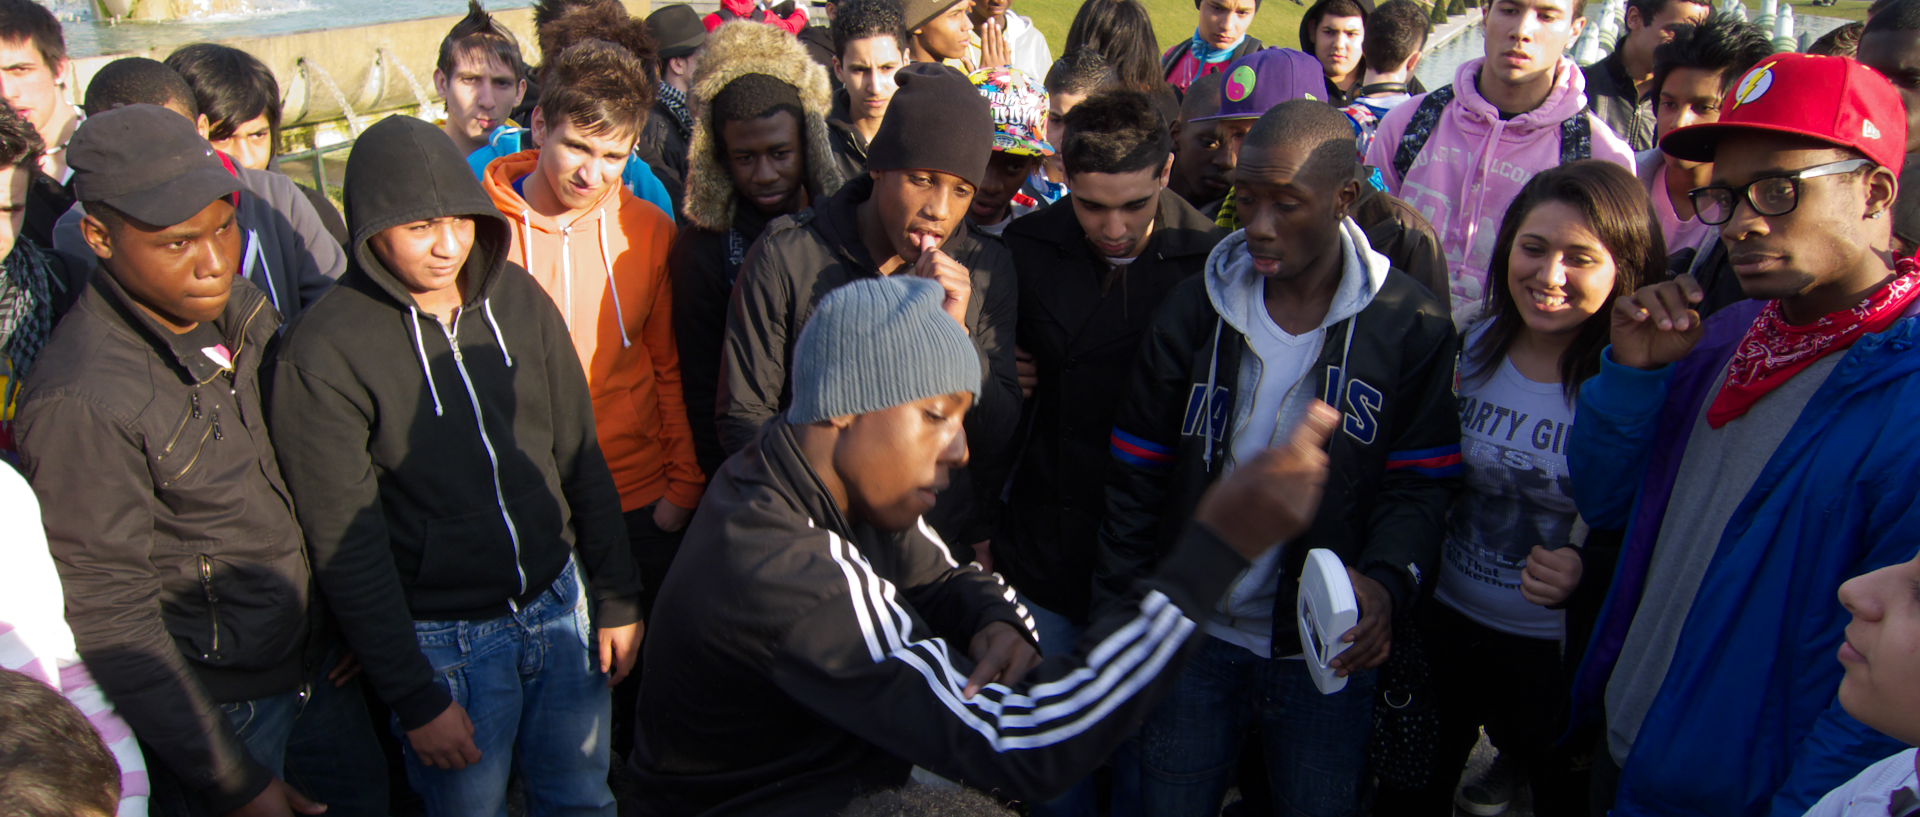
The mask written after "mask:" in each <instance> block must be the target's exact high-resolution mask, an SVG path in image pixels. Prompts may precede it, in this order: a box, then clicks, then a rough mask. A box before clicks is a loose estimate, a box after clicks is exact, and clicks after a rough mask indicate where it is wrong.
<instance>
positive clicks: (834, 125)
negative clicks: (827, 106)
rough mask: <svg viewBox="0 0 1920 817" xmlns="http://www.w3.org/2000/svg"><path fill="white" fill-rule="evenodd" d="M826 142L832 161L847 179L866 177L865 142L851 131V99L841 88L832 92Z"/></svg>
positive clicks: (858, 133)
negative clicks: (831, 153)
mask: <svg viewBox="0 0 1920 817" xmlns="http://www.w3.org/2000/svg"><path fill="white" fill-rule="evenodd" d="M827 142H828V144H830V145H831V146H832V147H833V159H834V161H836V162H839V163H840V172H841V173H842V174H843V175H845V176H846V177H847V178H849V179H858V178H860V177H861V176H865V175H867V140H866V137H863V136H861V135H860V132H859V131H856V130H854V129H853V115H852V98H851V97H850V96H848V94H847V90H846V89H845V88H841V89H839V90H837V91H834V92H833V113H832V114H830V115H829V116H828V117H827Z"/></svg>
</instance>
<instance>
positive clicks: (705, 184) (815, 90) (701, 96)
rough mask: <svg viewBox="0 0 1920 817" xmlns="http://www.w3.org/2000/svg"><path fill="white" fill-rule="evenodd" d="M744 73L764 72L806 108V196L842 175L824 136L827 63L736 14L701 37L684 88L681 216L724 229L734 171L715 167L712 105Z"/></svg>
mask: <svg viewBox="0 0 1920 817" xmlns="http://www.w3.org/2000/svg"><path fill="white" fill-rule="evenodd" d="M747 74H766V75H768V76H771V77H773V78H775V79H778V80H780V81H782V82H785V83H787V84H789V85H792V86H793V87H795V88H797V89H799V91H800V105H801V106H802V107H803V108H805V110H806V115H807V121H806V122H804V123H802V127H801V130H802V131H804V133H803V134H802V138H803V139H804V140H805V142H806V150H807V187H808V193H809V194H810V197H811V198H812V199H813V200H814V201H818V200H820V199H822V198H825V197H826V196H829V195H832V194H833V193H834V191H836V190H839V189H840V185H841V184H842V183H843V182H845V181H846V179H844V178H842V176H841V173H840V165H839V163H838V162H836V161H834V158H833V146H832V143H831V142H829V141H828V139H827V117H828V115H829V114H830V113H831V112H832V110H833V92H832V90H831V86H829V85H828V83H827V69H825V68H822V67H821V66H820V64H819V63H817V62H814V61H813V58H812V57H810V56H808V55H807V49H806V47H805V46H803V45H801V44H800V41H799V40H798V39H796V38H795V37H794V36H793V35H792V34H789V33H787V32H786V31H785V30H783V29H780V28H776V27H774V26H770V25H766V24H764V23H756V22H751V21H746V20H736V21H733V22H730V23H727V24H725V25H723V26H721V27H720V28H719V29H718V30H716V31H715V32H714V33H713V34H712V35H711V36H710V37H708V38H707V50H706V52H705V53H704V54H702V55H701V57H700V67H699V69H698V70H696V71H695V72H694V75H693V81H692V83H691V85H690V92H689V93H688V94H687V96H688V97H689V101H690V102H691V104H692V106H693V142H692V145H691V146H690V148H689V149H688V151H687V158H688V168H687V198H686V216H687V220H688V221H690V222H692V223H693V224H694V226H696V227H700V228H703V229H707V230H713V231H715V232H725V231H726V230H728V229H730V228H732V226H733V205H734V199H735V196H734V190H733V177H732V176H730V175H729V174H728V173H727V169H726V168H725V167H722V166H721V164H720V156H719V154H718V153H717V152H716V150H715V144H716V141H715V140H716V136H717V134H715V133H714V127H713V122H712V107H713V98H714V96H715V95H717V94H719V93H720V91H721V89H723V88H725V87H727V85H728V84H729V83H731V82H733V81H734V80H735V79H738V78H740V77H742V76H745V75H747Z"/></svg>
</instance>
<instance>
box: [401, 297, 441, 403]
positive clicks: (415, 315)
mask: <svg viewBox="0 0 1920 817" xmlns="http://www.w3.org/2000/svg"><path fill="white" fill-rule="evenodd" d="M407 317H408V318H411V319H412V321H411V323H412V325H413V348H414V350H415V351H417V352H419V353H420V373H421V374H424V375H426V376H427V393H428V394H431V395H433V416H435V417H439V416H441V414H442V410H441V407H440V388H439V387H438V386H435V385H433V369H431V368H428V367H427V344H426V341H423V340H421V339H420V310H419V309H416V308H414V307H411V306H409V307H407Z"/></svg>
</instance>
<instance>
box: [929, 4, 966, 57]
mask: <svg viewBox="0 0 1920 817" xmlns="http://www.w3.org/2000/svg"><path fill="white" fill-rule="evenodd" d="M971 8H972V5H971V4H970V3H967V2H965V0H961V1H960V2H956V3H954V4H953V5H951V6H949V7H947V10H946V11H943V12H940V15H939V16H937V17H935V18H933V19H932V20H928V21H927V24H926V25H923V26H921V27H919V28H917V29H914V39H915V40H917V41H919V43H920V47H921V48H922V49H924V50H926V52H927V53H929V54H932V55H934V56H935V57H938V58H940V59H943V60H958V59H964V58H966V56H967V46H968V45H970V44H971V43H972V42H973V19H972V18H970V17H968V16H967V11H968V10H969V9H971Z"/></svg>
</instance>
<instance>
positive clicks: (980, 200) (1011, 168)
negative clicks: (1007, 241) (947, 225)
mask: <svg viewBox="0 0 1920 817" xmlns="http://www.w3.org/2000/svg"><path fill="white" fill-rule="evenodd" d="M1039 166H1040V157H1038V156H1020V155H1017V154H1013V153H1008V152H1006V151H1004V150H996V151H994V152H993V157H992V158H990V159H988V160H987V176H986V178H984V179H981V180H980V189H979V191H977V192H975V193H974V194H973V207H972V211H971V212H972V215H973V220H974V221H976V222H979V223H981V224H998V223H1000V220H1001V219H1003V218H1005V217H1006V215H1007V212H1008V208H1009V206H1010V205H1012V203H1013V197H1014V194H1016V193H1019V192H1020V185H1022V184H1025V183H1026V181H1027V177H1028V176H1030V175H1033V169H1034V168H1036V167H1039Z"/></svg>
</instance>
